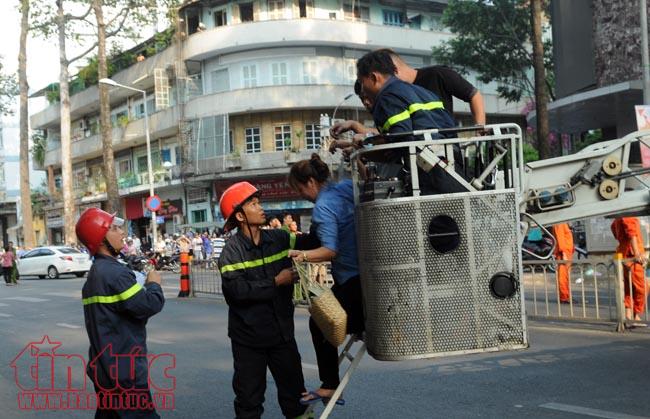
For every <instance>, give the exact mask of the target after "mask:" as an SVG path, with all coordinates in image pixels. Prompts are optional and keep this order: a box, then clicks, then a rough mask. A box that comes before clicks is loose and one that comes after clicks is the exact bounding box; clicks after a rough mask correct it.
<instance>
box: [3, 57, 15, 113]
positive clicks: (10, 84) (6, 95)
mask: <svg viewBox="0 0 650 419" xmlns="http://www.w3.org/2000/svg"><path fill="white" fill-rule="evenodd" d="M19 93H20V92H19V89H18V80H17V79H16V75H15V74H5V72H4V71H3V64H2V57H0V114H2V115H11V114H13V111H12V110H11V105H12V103H13V102H14V100H15V96H16V95H18V94H19Z"/></svg>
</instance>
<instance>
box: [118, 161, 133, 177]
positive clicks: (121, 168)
mask: <svg viewBox="0 0 650 419" xmlns="http://www.w3.org/2000/svg"><path fill="white" fill-rule="evenodd" d="M115 163H116V166H117V173H116V174H115V175H116V176H117V177H120V176H124V174H125V173H128V172H130V171H131V170H132V169H131V159H124V160H117V161H116V162H115Z"/></svg>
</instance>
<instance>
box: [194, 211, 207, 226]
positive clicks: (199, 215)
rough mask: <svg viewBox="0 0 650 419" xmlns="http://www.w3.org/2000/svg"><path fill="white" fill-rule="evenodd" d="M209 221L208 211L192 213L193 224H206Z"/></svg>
mask: <svg viewBox="0 0 650 419" xmlns="http://www.w3.org/2000/svg"><path fill="white" fill-rule="evenodd" d="M206 221H208V217H207V211H206V210H204V209H202V210H194V211H192V222H193V223H205V222H206Z"/></svg>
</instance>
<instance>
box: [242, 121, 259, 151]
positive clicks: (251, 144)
mask: <svg viewBox="0 0 650 419" xmlns="http://www.w3.org/2000/svg"><path fill="white" fill-rule="evenodd" d="M245 136H246V152H247V153H259V152H261V151H262V137H261V135H260V128H259V127H255V128H246V134H245Z"/></svg>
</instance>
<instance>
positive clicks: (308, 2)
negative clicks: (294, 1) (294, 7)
mask: <svg viewBox="0 0 650 419" xmlns="http://www.w3.org/2000/svg"><path fill="white" fill-rule="evenodd" d="M313 9H314V2H313V1H312V0H298V10H299V11H300V17H312V13H313Z"/></svg>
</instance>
